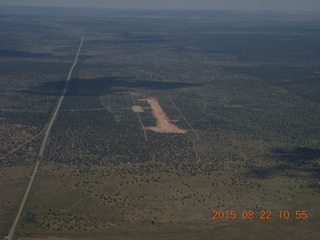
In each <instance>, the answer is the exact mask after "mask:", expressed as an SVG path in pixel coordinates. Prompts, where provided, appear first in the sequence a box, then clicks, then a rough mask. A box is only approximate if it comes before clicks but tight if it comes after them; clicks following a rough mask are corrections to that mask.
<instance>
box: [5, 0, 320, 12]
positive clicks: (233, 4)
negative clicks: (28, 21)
mask: <svg viewBox="0 0 320 240" xmlns="http://www.w3.org/2000/svg"><path fill="white" fill-rule="evenodd" d="M1 5H21V6H55V7H59V6H68V7H70V6H74V7H106V8H136V9H150V8H151V9H152V8H155V9H219V10H220V9H227V10H289V11H298V10H301V11H317V12H318V11H320V0H0V7H1Z"/></svg>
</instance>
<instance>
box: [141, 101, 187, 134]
mask: <svg viewBox="0 0 320 240" xmlns="http://www.w3.org/2000/svg"><path fill="white" fill-rule="evenodd" d="M139 101H146V102H148V103H149V104H150V106H151V108H152V115H153V116H154V118H155V119H156V120H157V125H156V126H151V127H145V129H147V130H152V131H154V132H159V133H186V132H187V131H186V130H183V129H180V128H178V127H177V126H176V125H174V124H172V123H171V122H170V119H169V118H168V117H167V115H166V113H165V112H164V111H163V109H162V108H161V106H160V104H159V102H158V100H157V99H156V98H152V97H149V98H147V99H140V100H139Z"/></svg>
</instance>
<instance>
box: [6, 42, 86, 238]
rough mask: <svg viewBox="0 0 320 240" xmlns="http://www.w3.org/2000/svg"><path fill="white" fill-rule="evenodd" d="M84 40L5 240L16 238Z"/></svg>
mask: <svg viewBox="0 0 320 240" xmlns="http://www.w3.org/2000/svg"><path fill="white" fill-rule="evenodd" d="M83 40H84V38H83V37H82V39H81V42H80V46H79V48H78V52H77V55H76V57H75V59H74V62H73V65H72V66H71V69H70V71H69V74H68V78H67V81H66V85H65V87H64V90H63V93H62V95H61V97H60V99H59V102H58V104H57V107H56V109H55V111H54V113H53V115H52V118H51V120H50V122H49V125H48V127H47V130H46V132H45V135H44V138H43V141H42V144H41V147H40V151H39V154H38V158H39V159H38V160H37V162H36V165H35V167H34V169H33V172H32V175H31V179H30V182H29V184H28V187H27V190H26V192H25V194H24V197H23V199H22V202H21V204H20V208H19V210H18V213H17V215H16V218H15V220H14V222H13V224H12V227H11V230H10V232H9V234H8V236H6V237H5V238H4V239H5V240H12V238H13V236H14V232H15V230H16V227H17V224H18V222H19V219H20V216H21V213H22V211H23V208H24V205H25V203H26V201H27V198H28V195H29V192H30V189H31V187H32V184H33V181H34V178H35V176H36V174H37V171H38V168H39V165H40V162H41V160H42V159H43V154H44V151H45V149H46V146H47V142H48V138H49V135H50V132H51V128H52V126H53V123H54V121H55V120H56V118H57V115H58V112H59V110H60V107H61V104H62V101H63V99H64V96H65V94H66V92H67V89H68V83H69V81H70V78H71V75H72V72H73V69H74V67H75V66H76V64H77V61H78V57H79V54H80V51H81V48H82V44H83Z"/></svg>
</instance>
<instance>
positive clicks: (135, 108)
mask: <svg viewBox="0 0 320 240" xmlns="http://www.w3.org/2000/svg"><path fill="white" fill-rule="evenodd" d="M131 109H132V111H134V112H144V110H143V108H142V107H141V106H132V107H131Z"/></svg>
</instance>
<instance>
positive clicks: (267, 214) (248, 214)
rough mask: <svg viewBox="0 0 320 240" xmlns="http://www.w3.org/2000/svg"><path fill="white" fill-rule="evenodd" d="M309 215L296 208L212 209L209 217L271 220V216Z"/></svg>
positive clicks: (287, 217)
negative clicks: (260, 209) (271, 209)
mask: <svg viewBox="0 0 320 240" xmlns="http://www.w3.org/2000/svg"><path fill="white" fill-rule="evenodd" d="M308 217H309V215H308V213H307V211H304V210H297V211H286V210H285V211H283V210H282V211H278V212H273V211H270V210H262V211H252V210H245V211H238V212H237V211H223V210H220V211H219V210H215V211H212V216H211V218H212V219H214V220H219V219H220V220H221V219H231V220H233V219H262V220H271V219H272V218H279V219H307V218H308Z"/></svg>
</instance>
